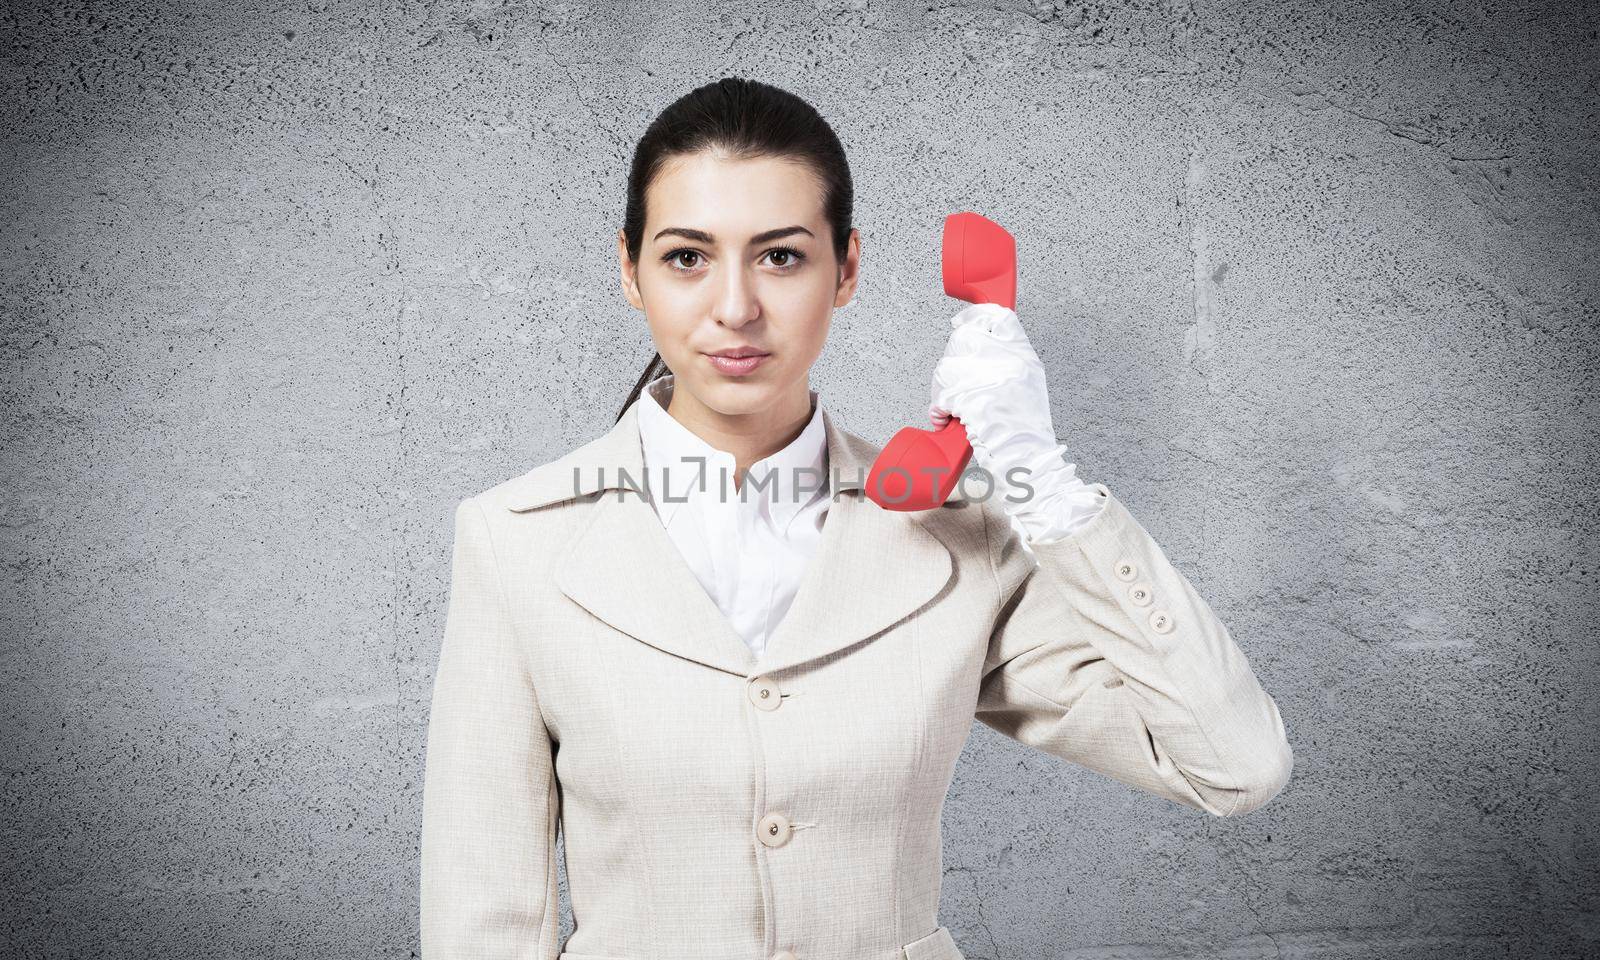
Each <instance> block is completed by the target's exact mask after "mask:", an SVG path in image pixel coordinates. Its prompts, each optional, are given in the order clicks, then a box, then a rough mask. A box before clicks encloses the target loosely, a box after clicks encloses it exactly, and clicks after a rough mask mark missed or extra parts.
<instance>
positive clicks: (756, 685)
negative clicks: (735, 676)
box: [745, 677, 783, 710]
mask: <svg viewBox="0 0 1600 960" xmlns="http://www.w3.org/2000/svg"><path fill="white" fill-rule="evenodd" d="M745 690H746V691H748V692H749V694H750V702H751V703H753V704H755V705H756V706H758V707H760V708H761V709H763V710H776V709H778V708H779V707H781V706H783V697H782V695H781V694H779V693H778V685H777V684H776V683H774V682H773V681H771V680H769V679H767V678H766V677H754V678H752V679H751V680H750V682H749V683H748V684H746V685H745Z"/></svg>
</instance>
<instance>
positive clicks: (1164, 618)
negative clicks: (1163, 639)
mask: <svg viewBox="0 0 1600 960" xmlns="http://www.w3.org/2000/svg"><path fill="white" fill-rule="evenodd" d="M1150 629H1152V630H1154V631H1155V632H1156V633H1171V632H1172V617H1171V615H1169V614H1168V613H1167V611H1165V610H1152V611H1150Z"/></svg>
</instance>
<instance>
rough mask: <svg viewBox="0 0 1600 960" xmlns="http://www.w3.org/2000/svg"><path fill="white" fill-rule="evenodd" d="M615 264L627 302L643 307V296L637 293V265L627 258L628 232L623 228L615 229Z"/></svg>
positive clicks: (641, 308)
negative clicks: (619, 273)
mask: <svg viewBox="0 0 1600 960" xmlns="http://www.w3.org/2000/svg"><path fill="white" fill-rule="evenodd" d="M617 265H618V268H619V270H620V272H621V280H622V295H623V296H625V297H627V298H628V302H629V303H631V304H633V305H634V306H635V307H637V308H638V309H640V310H643V309H644V297H642V296H641V295H640V294H639V265H638V264H636V263H634V262H633V261H632V260H630V259H629V258H628V234H627V231H625V230H621V229H619V230H617Z"/></svg>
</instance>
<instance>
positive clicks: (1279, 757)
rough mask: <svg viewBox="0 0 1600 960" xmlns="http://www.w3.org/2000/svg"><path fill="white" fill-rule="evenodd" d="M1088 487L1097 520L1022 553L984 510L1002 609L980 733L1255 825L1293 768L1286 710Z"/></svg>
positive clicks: (1117, 508) (1201, 606) (1143, 534)
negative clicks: (1253, 817) (1252, 817)
mask: <svg viewBox="0 0 1600 960" xmlns="http://www.w3.org/2000/svg"><path fill="white" fill-rule="evenodd" d="M1092 487H1093V488H1094V490H1095V492H1096V494H1097V495H1098V496H1099V497H1101V498H1102V503H1101V509H1100V511H1099V512H1098V513H1097V514H1096V515H1095V516H1094V517H1093V518H1091V519H1089V520H1088V521H1086V522H1085V523H1084V524H1083V525H1081V526H1079V527H1077V528H1076V529H1074V531H1073V532H1072V533H1071V534H1069V535H1068V536H1066V537H1064V538H1061V539H1056V540H1049V541H1045V542H1042V543H1030V544H1028V545H1027V546H1026V548H1025V547H1024V542H1023V540H1022V538H1021V536H1020V535H1019V534H1018V533H1017V532H1016V530H1015V529H1013V528H1009V527H1008V526H1007V525H1006V524H1005V522H1004V521H1003V520H1002V519H1000V518H998V517H996V516H995V515H994V512H993V511H995V510H997V509H998V508H992V507H990V506H989V505H987V504H985V505H984V510H985V513H984V517H985V529H986V533H987V535H988V538H989V546H990V560H991V562H992V564H993V570H994V574H995V578H996V581H997V586H998V588H999V591H1000V593H999V603H1000V606H999V612H998V614H997V615H996V618H995V622H994V627H993V631H992V633H991V635H990V639H989V648H988V653H987V657H986V659H985V661H984V667H983V679H982V682H981V684H980V686H979V695H978V703H977V710H976V714H977V718H978V719H979V720H980V721H982V722H983V723H985V724H987V725H988V726H990V727H992V728H994V729H996V730H998V731H1000V732H1001V733H1003V734H1005V735H1007V736H1009V737H1012V738H1014V739H1016V740H1019V741H1021V742H1023V743H1026V744H1028V745H1029V746H1033V747H1037V748H1039V749H1041V750H1044V751H1045V752H1047V753H1050V754H1053V755H1055V756H1058V757H1061V758H1063V759H1066V760H1070V761H1073V762H1075V763H1078V764H1081V765H1082V766H1084V767H1087V768H1089V769H1091V770H1094V771H1097V772H1099V773H1102V774H1105V775H1107V776H1109V777H1112V778H1115V779H1117V780H1119V781H1121V782H1123V783H1126V784H1130V785H1132V786H1134V787H1137V788H1139V789H1142V790H1146V791H1149V792H1151V793H1155V794H1158V795H1160V796H1163V797H1167V798H1169V799H1171V800H1175V801H1177V802H1179V803H1183V804H1187V805H1189V806H1191V807H1196V808H1198V809H1200V810H1203V811H1205V812H1207V813H1210V814H1213V815H1215V816H1219V817H1226V816H1237V815H1240V814H1244V813H1248V812H1250V811H1251V810H1254V809H1256V808H1257V807H1259V806H1261V805H1262V804H1264V803H1266V802H1267V801H1268V800H1270V799H1272V798H1273V797H1274V796H1276V795H1277V794H1278V792H1279V791H1280V790H1282V789H1283V786H1284V784H1285V783H1287V782H1288V778H1289V772H1290V770H1291V768H1292V767H1293V765H1294V757H1293V753H1292V751H1291V750H1290V747H1289V742H1288V738H1287V736H1286V735H1285V732H1284V727H1283V720H1282V718H1281V717H1280V716H1279V715H1278V707H1277V704H1276V703H1274V702H1273V700H1272V698H1271V697H1270V696H1268V695H1267V693H1266V691H1265V690H1263V689H1262V688H1261V684H1260V683H1259V682H1258V681H1257V680H1256V676H1255V673H1254V672H1253V671H1252V670H1251V668H1250V664H1249V662H1248V661H1247V660H1246V659H1245V655H1244V652H1243V651H1242V650H1240V649H1239V646H1238V644H1236V643H1235V642H1234V640H1233V638H1232V636H1231V635H1230V634H1229V633H1228V629H1227V627H1225V626H1223V624H1222V622H1221V621H1219V620H1218V619H1217V617H1216V615H1215V614H1214V613H1213V612H1212V610H1211V607H1210V606H1209V605H1208V604H1207V603H1206V601H1205V599H1204V598H1202V597H1201V596H1200V595H1199V594H1198V593H1196V592H1195V589H1194V587H1193V586H1192V585H1191V584H1190V583H1189V581H1188V579H1187V578H1185V577H1184V575H1183V574H1182V573H1180V572H1178V570H1177V569H1175V568H1174V567H1173V565H1172V563H1171V562H1170V561H1169V560H1168V559H1167V556H1166V554H1165V553H1164V552H1163V551H1162V549H1161V547H1160V546H1159V545H1158V544H1157V543H1156V542H1155V540H1154V539H1152V538H1151V536H1150V534H1149V532H1148V531H1146V530H1145V528H1144V527H1143V526H1142V525H1141V524H1140V523H1139V522H1138V521H1137V520H1135V519H1134V517H1133V516H1132V515H1131V514H1130V513H1129V512H1128V510H1127V508H1125V507H1124V506H1123V505H1122V503H1121V501H1119V500H1118V499H1117V498H1116V497H1115V496H1113V495H1112V494H1111V493H1110V491H1109V490H1108V489H1107V488H1106V486H1105V485H1104V484H1101V483H1096V484H1092ZM1030 550H1031V551H1032V553H1033V555H1034V556H1032V557H1030V556H1029V551H1030Z"/></svg>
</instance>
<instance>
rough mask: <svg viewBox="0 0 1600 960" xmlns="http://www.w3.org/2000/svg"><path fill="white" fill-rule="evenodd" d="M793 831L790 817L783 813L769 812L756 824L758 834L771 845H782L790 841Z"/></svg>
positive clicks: (765, 842) (763, 841)
mask: <svg viewBox="0 0 1600 960" xmlns="http://www.w3.org/2000/svg"><path fill="white" fill-rule="evenodd" d="M793 832H794V831H793V829H792V828H791V827H790V826H789V818H788V817H785V816H784V815H783V814H781V813H769V814H767V815H766V816H764V817H762V818H761V822H760V823H759V824H757V825H756V836H757V837H759V838H760V840H761V842H762V843H764V844H766V845H767V846H769V847H781V846H783V845H784V844H786V843H788V842H789V834H791V833H793Z"/></svg>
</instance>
